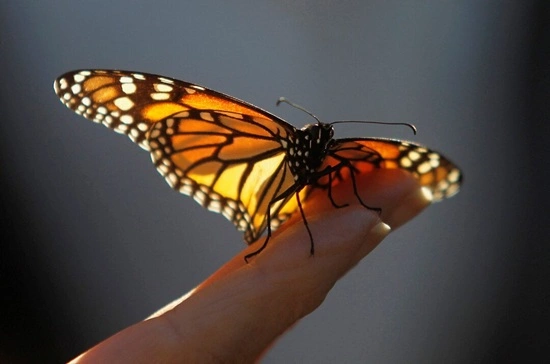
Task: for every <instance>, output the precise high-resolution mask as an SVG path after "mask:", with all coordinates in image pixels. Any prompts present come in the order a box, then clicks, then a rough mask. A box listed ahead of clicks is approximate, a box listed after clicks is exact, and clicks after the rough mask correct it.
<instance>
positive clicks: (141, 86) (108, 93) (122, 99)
mask: <svg viewBox="0 0 550 364" xmlns="http://www.w3.org/2000/svg"><path fill="white" fill-rule="evenodd" d="M54 89H55V92H56V94H57V95H58V96H59V98H60V99H61V101H62V102H63V103H64V104H65V105H66V106H67V107H68V108H70V109H72V110H74V111H75V112H76V113H77V114H80V115H82V116H84V117H86V118H88V119H91V120H93V121H95V122H97V123H101V124H103V125H105V126H107V127H109V128H111V129H113V130H115V131H116V132H119V133H122V134H126V135H128V136H129V137H130V139H132V140H133V141H134V142H136V143H137V144H138V145H140V146H141V147H142V148H144V149H146V150H148V145H147V133H148V131H149V129H150V128H151V126H152V125H153V124H154V123H156V122H158V121H160V120H163V119H165V118H167V117H168V116H170V115H173V114H175V113H177V112H181V111H186V110H223V111H226V112H233V113H235V114H236V115H239V114H242V115H249V116H253V117H263V118H267V119H272V118H276V117H275V116H273V115H271V114H269V113H267V112H266V111H263V110H261V109H259V108H257V107H255V106H253V105H250V104H247V103H246V102H244V101H241V100H237V99H235V98H232V97H230V96H227V95H224V94H221V93H219V92H216V91H213V90H209V89H207V88H205V87H202V86H198V85H194V84H191V83H188V82H184V81H179V80H174V79H170V78H168V77H163V76H157V75H152V74H147V73H138V72H131V71H109V70H79V71H73V72H68V73H66V74H64V75H62V76H61V77H59V78H58V79H57V80H56V81H55V82H54ZM281 121H282V120H279V122H281ZM283 123H284V122H283ZM285 124H286V123H285ZM287 125H288V124H287ZM288 126H289V125H288Z"/></svg>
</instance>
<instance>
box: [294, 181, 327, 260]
mask: <svg viewBox="0 0 550 364" xmlns="http://www.w3.org/2000/svg"><path fill="white" fill-rule="evenodd" d="M331 200H332V199H331ZM296 202H298V208H299V210H300V215H302V220H303V221H304V225H305V226H306V230H307V233H308V235H309V244H310V248H309V254H310V255H312V256H313V254H314V253H315V244H313V235H312V234H311V230H310V229H309V225H308V223H307V219H306V214H304V209H303V208H302V202H301V201H300V190H298V191H296Z"/></svg>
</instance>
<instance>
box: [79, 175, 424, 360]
mask: <svg viewBox="0 0 550 364" xmlns="http://www.w3.org/2000/svg"><path fill="white" fill-rule="evenodd" d="M356 178H357V188H358V190H359V191H361V192H360V194H361V197H362V199H363V201H366V202H367V203H368V204H369V206H373V207H380V208H382V213H381V214H380V216H379V215H378V214H377V213H376V212H374V211H371V210H368V209H366V208H365V207H363V206H361V205H360V204H359V202H358V201H357V198H356V197H355V196H354V194H353V189H352V187H351V183H348V182H346V183H341V184H339V185H337V186H336V187H335V188H333V191H332V192H333V198H334V201H336V202H337V203H345V202H347V203H349V204H350V206H348V207H345V208H338V209H337V208H335V207H334V206H333V205H332V203H331V202H330V200H329V199H328V198H327V195H326V191H316V192H315V193H314V194H312V195H311V196H310V197H309V198H308V200H307V203H306V204H305V205H304V213H305V215H306V218H307V220H308V223H309V227H310V229H311V232H312V234H313V238H314V243H315V255H314V256H310V253H309V252H310V240H309V236H308V233H307V230H306V228H305V227H304V225H303V221H302V219H301V217H300V214H299V213H297V214H295V215H294V216H293V217H292V218H291V219H290V220H289V221H288V222H286V223H285V224H283V225H282V226H281V227H280V228H279V229H278V230H277V231H276V232H275V233H273V236H272V237H271V239H270V241H269V243H268V245H267V247H266V248H265V250H263V251H262V252H261V253H260V254H258V255H256V256H254V257H253V258H252V259H250V261H249V263H248V264H247V263H246V262H245V260H244V256H245V255H246V254H249V253H251V252H253V251H255V250H256V249H257V246H256V245H257V244H253V245H251V246H249V247H247V248H246V249H244V250H243V251H242V252H241V253H239V254H238V255H236V256H235V257H233V258H232V259H231V260H230V261H229V262H228V263H226V264H225V265H224V266H223V267H221V268H220V269H219V270H218V271H217V272H215V273H214V274H213V275H212V276H210V277H209V278H208V279H206V280H205V281H204V282H203V283H201V284H200V285H199V286H198V287H197V288H195V289H194V290H193V291H192V292H190V293H189V294H187V295H185V296H183V297H182V298H180V299H179V300H177V301H175V302H173V303H171V304H169V305H167V306H166V307H164V308H163V309H161V310H159V311H158V312H157V313H155V314H154V315H153V316H151V317H150V318H149V319H147V320H145V321H142V322H139V323H137V324H134V325H133V326H130V327H128V328H126V329H124V330H122V331H120V332H119V333H117V334H115V335H113V336H112V337H110V338H108V339H106V340H105V341H103V342H101V343H99V344H98V345H97V346H95V347H93V348H92V349H90V350H89V351H87V352H85V353H84V354H82V355H80V356H79V357H77V358H75V359H74V360H73V361H72V362H73V363H87V362H92V363H96V362H109V363H111V362H117V363H126V362H128V363H150V362H159V363H160V362H162V363H180V362H189V363H194V362H201V363H214V362H216V363H217V362H254V361H256V360H258V359H259V358H261V356H262V353H264V352H265V351H266V350H267V349H269V347H270V346H271V344H272V343H273V342H274V341H275V340H276V339H277V337H279V336H280V335H281V334H283V333H284V332H285V331H286V330H288V329H289V328H290V327H292V326H293V325H294V324H295V323H296V322H297V321H298V320H300V319H301V318H302V317H304V316H306V315H308V314H309V313H311V312H312V311H314V310H315V309H316V308H317V307H318V306H319V305H320V304H321V303H322V302H323V300H324V298H325V297H326V295H327V294H328V292H329V291H330V289H331V288H332V287H333V286H334V284H335V283H336V282H337V281H338V280H339V279H340V278H341V277H342V276H343V275H344V274H345V273H346V272H348V271H349V270H350V269H351V268H352V267H353V266H355V265H356V264H357V263H358V262H359V261H360V260H361V259H362V258H364V257H365V256H366V255H367V254H368V253H369V252H371V251H372V250H373V249H374V248H375V247H376V246H377V245H378V243H380V241H382V239H384V237H385V236H386V235H387V234H388V233H389V232H390V228H389V226H391V227H392V228H393V229H395V228H396V227H398V226H400V225H402V224H404V223H405V222H407V221H408V220H410V219H411V218H412V217H414V216H415V215H417V214H418V213H419V212H420V211H421V210H422V209H424V208H425V207H426V206H427V205H429V204H430V200H429V198H428V197H427V196H426V195H425V194H424V193H423V192H422V190H421V188H420V186H419V184H418V182H417V181H416V179H415V178H413V177H412V176H410V175H409V174H407V173H406V172H404V171H401V170H383V169H382V170H377V171H374V172H372V173H368V174H364V175H357V176H356ZM388 225H389V226H388ZM262 239H263V238H262Z"/></svg>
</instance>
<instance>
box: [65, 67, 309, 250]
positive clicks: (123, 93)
mask: <svg viewBox="0 0 550 364" xmlns="http://www.w3.org/2000/svg"><path fill="white" fill-rule="evenodd" d="M54 89H55V91H56V93H57V95H58V96H59V97H60V99H61V100H62V102H63V103H64V104H65V105H66V106H67V107H69V108H70V109H72V110H74V111H75V112H76V113H78V114H80V115H82V116H84V117H86V118H88V119H91V120H93V121H95V122H97V123H101V124H103V125H105V126H107V127H109V128H111V129H113V130H115V131H116V132H118V133H121V134H126V135H128V136H129V137H130V139H132V140H133V141H134V142H135V143H137V144H138V145H140V146H141V147H142V148H143V149H145V150H148V151H149V152H151V156H152V159H153V161H154V163H155V165H156V166H157V169H158V170H159V172H160V173H161V174H162V175H163V176H164V177H165V178H166V181H167V182H168V183H169V184H170V186H172V187H173V188H174V189H176V190H178V191H180V192H182V193H184V194H187V195H190V196H192V197H193V198H194V199H195V200H196V201H197V202H199V203H200V204H201V205H203V206H204V207H206V208H208V209H210V210H212V211H216V212H219V213H222V214H223V215H224V216H225V217H226V218H227V219H229V220H230V221H231V222H233V224H234V225H235V226H236V227H237V228H238V229H239V230H243V231H245V240H246V241H247V242H248V243H251V242H253V241H255V240H256V239H257V238H258V237H259V236H260V235H261V234H262V233H263V232H264V231H265V229H266V227H267V210H268V207H269V209H270V214H271V215H270V216H271V226H272V227H273V228H276V227H277V226H278V225H280V224H281V223H282V222H283V221H284V220H286V219H287V218H288V217H289V216H290V214H292V213H293V212H294V211H295V210H296V209H297V204H296V201H295V200H293V199H292V200H291V199H290V198H289V197H288V198H285V199H281V200H279V201H276V202H273V203H272V204H271V202H272V201H273V200H275V199H276V198H277V197H278V196H279V195H280V193H281V192H284V191H285V190H287V189H289V188H290V187H291V186H293V185H294V180H293V176H292V174H291V172H290V170H289V168H288V166H287V164H286V153H285V152H286V151H285V150H284V148H283V147H282V145H281V140H285V139H286V138H288V135H289V134H292V133H294V132H295V128H294V127H293V126H291V125H290V124H288V123H286V122H285V121H283V120H281V119H279V118H277V117H276V116H274V115H271V114H270V113H268V112H266V111H264V110H261V109H259V108H257V107H255V106H253V105H250V104H248V103H246V102H244V101H241V100H238V99H235V98H232V97H230V96H228V95H224V94H222V93H219V92H216V91H213V90H209V89H207V88H204V87H202V86H198V85H194V84H191V83H187V82H184V81H179V80H174V79H170V78H166V77H162V76H157V75H151V74H146V73H138V72H129V71H108V70H81V71H73V72H69V73H66V74H64V75H63V76H61V77H59V78H58V79H57V80H56V81H55V83H54ZM303 193H305V191H304V192H303ZM270 204H271V205H270Z"/></svg>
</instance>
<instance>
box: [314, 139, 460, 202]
mask: <svg viewBox="0 0 550 364" xmlns="http://www.w3.org/2000/svg"><path fill="white" fill-rule="evenodd" d="M337 165H341V168H339V169H338V170H337V171H335V172H334V174H333V178H332V180H333V181H334V182H333V184H337V183H339V181H341V180H344V179H346V178H349V173H350V170H349V168H344V167H345V165H349V166H352V168H353V171H354V173H356V174H357V173H368V172H370V171H372V170H373V169H376V168H386V169H402V170H406V171H408V172H410V173H411V174H412V175H413V176H415V177H416V178H417V179H418V181H419V182H420V185H421V186H422V187H424V188H425V189H427V190H428V191H429V192H430V193H431V195H432V199H433V201H434V202H435V201H440V200H442V199H444V198H448V197H451V196H453V195H455V194H456V193H457V192H458V191H459V189H460V184H461V183H462V173H461V171H460V169H459V168H458V167H457V166H456V165H455V164H454V163H452V162H451V161H450V160H448V159H447V158H445V157H444V156H442V155H441V154H439V153H438V152H436V151H433V150H430V149H428V148H426V147H424V146H422V145H419V144H415V143H412V142H407V141H402V140H393V139H383V138H358V139H351V138H349V139H348V138H346V139H337V140H336V143H335V144H334V145H333V146H332V148H331V149H330V151H329V153H328V156H327V157H326V158H325V160H324V163H323V166H322V167H321V169H322V168H326V166H337ZM326 183H328V181H327V178H326V177H324V178H323V179H322V180H321V181H320V185H321V186H322V185H323V184H324V185H326Z"/></svg>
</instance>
